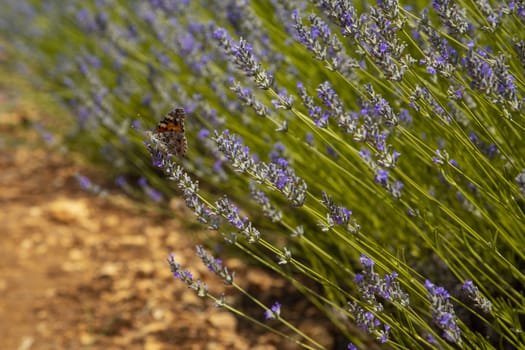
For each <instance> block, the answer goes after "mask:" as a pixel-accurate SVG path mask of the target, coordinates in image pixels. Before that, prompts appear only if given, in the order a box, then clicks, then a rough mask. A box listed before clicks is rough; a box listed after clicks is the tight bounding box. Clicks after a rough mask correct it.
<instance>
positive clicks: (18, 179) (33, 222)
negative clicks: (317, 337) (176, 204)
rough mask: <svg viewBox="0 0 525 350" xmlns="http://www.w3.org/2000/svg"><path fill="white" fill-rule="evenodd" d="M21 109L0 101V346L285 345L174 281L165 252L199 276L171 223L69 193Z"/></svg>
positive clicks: (73, 168)
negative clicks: (25, 124) (174, 254)
mask: <svg viewBox="0 0 525 350" xmlns="http://www.w3.org/2000/svg"><path fill="white" fill-rule="evenodd" d="M6 101H7V96H6V95H5V94H0V106H2V105H4V106H5V103H6ZM23 115H24V113H19V112H12V111H11V112H8V111H7V112H6V110H5V108H4V109H2V108H0V349H8V350H9V349H15V350H17V349H18V350H29V349H42V350H43V349H148V350H162V349H277V348H279V349H282V348H290V347H289V345H285V344H282V341H281V340H280V339H279V338H277V337H275V336H273V335H268V334H264V333H259V334H258V335H257V336H255V334H254V333H253V332H251V328H250V327H249V326H247V325H246V323H247V322H241V323H240V322H239V320H238V319H236V318H235V317H233V316H232V315H231V314H230V313H228V312H225V311H223V310H221V309H217V308H215V307H214V306H213V305H211V303H210V302H209V301H203V300H202V299H200V298H198V297H197V296H195V295H194V293H193V292H192V291H190V290H188V289H187V288H186V287H185V286H184V285H183V284H182V283H180V282H178V281H174V279H173V277H172V276H171V273H170V271H169V267H168V265H167V264H166V262H165V259H166V257H167V255H168V253H169V252H171V251H176V252H177V259H178V261H179V262H181V263H182V264H184V265H185V266H188V267H190V266H191V267H192V269H193V272H194V273H196V274H199V275H204V276H206V275H207V273H206V272H205V270H206V269H205V268H204V267H202V264H200V263H198V262H197V258H196V257H195V256H194V245H195V243H194V242H192V241H191V240H190V239H189V238H187V235H186V236H185V235H184V234H183V232H182V231H183V230H182V227H183V226H182V224H181V221H180V220H176V219H173V220H161V219H159V218H156V217H154V216H152V215H145V214H144V213H141V212H140V211H138V210H137V209H134V208H133V205H131V204H129V205H126V204H125V203H126V201H125V200H124V201H121V202H122V203H124V204H121V205H115V204H111V203H110V202H109V201H108V200H106V199H103V198H99V197H95V196H92V195H91V194H88V193H85V192H83V191H81V190H80V189H79V186H78V184H77V182H76V180H75V179H74V175H75V174H76V173H78V172H80V173H82V172H83V170H82V169H80V167H79V166H78V165H76V164H75V163H73V162H72V161H70V160H68V159H67V157H65V156H63V155H60V154H59V153H58V152H53V151H50V150H49V149H47V148H46V147H44V146H43V143H42V142H41V141H39V140H38V138H37V137H36V136H35V133H34V132H33V131H31V130H29V129H28V128H23V127H22V125H23V118H24V116H23ZM241 274H242V272H241ZM208 276H209V275H208ZM209 279H211V280H210V281H208V280H206V283H208V285H209V286H210V289H211V288H214V289H215V290H220V289H224V285H223V284H222V283H220V282H219V281H217V282H214V281H213V278H211V277H210V278H209ZM258 279H259V280H260V279H261V277H258ZM268 281H269V283H271V281H272V280H271V279H269V278H268V277H266V278H265V277H263V280H262V282H261V283H268ZM248 333H250V335H249V334H248ZM286 344H288V343H286Z"/></svg>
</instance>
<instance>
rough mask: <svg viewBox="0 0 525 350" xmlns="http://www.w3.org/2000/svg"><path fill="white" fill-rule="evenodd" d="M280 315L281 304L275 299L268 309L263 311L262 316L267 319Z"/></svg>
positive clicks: (276, 317)
mask: <svg viewBox="0 0 525 350" xmlns="http://www.w3.org/2000/svg"><path fill="white" fill-rule="evenodd" d="M280 316H281V304H280V303H279V302H278V301H276V302H275V303H274V304H273V305H272V307H271V308H270V309H269V310H266V311H265V312H264V317H265V318H266V319H267V320H270V319H278V318H279V317H280Z"/></svg>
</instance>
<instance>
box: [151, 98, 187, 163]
mask: <svg viewBox="0 0 525 350" xmlns="http://www.w3.org/2000/svg"><path fill="white" fill-rule="evenodd" d="M185 118H186V113H185V112H184V109H183V108H175V109H173V110H172V111H170V112H169V113H168V114H166V116H165V117H164V118H163V119H162V120H161V121H160V122H159V123H158V124H157V128H156V129H155V131H154V132H153V134H154V136H155V137H156V138H157V140H158V141H159V143H160V144H162V145H163V147H164V148H165V149H166V150H167V151H168V152H170V153H173V154H175V155H176V156H179V157H182V156H184V154H185V153H186V150H187V149H188V142H187V140H186V135H185V134H184V119H185Z"/></svg>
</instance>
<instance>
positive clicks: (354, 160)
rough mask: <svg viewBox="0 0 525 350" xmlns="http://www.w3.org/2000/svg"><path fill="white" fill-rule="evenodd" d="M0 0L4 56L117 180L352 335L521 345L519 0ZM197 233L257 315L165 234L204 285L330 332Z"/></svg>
mask: <svg viewBox="0 0 525 350" xmlns="http://www.w3.org/2000/svg"><path fill="white" fill-rule="evenodd" d="M4 7H5V10H4V12H3V13H2V14H1V15H0V25H1V28H2V33H3V35H4V37H5V38H8V39H9V45H8V49H10V50H11V51H12V52H13V54H14V55H16V57H18V60H17V62H15V63H16V64H14V65H13V67H16V68H17V69H19V70H20V71H21V72H22V73H24V72H26V73H29V74H28V76H29V77H30V78H31V79H33V80H34V81H35V84H39V85H38V86H40V87H41V88H45V89H46V90H47V91H49V92H51V93H53V94H54V95H55V96H56V97H57V99H58V100H59V101H60V102H61V103H64V104H66V105H67V106H68V107H69V108H70V110H71V112H72V113H71V115H72V119H71V122H72V124H73V126H74V128H73V131H72V132H71V133H70V134H67V135H63V136H64V142H65V143H66V144H68V145H69V147H70V148H71V149H72V150H79V149H81V150H82V152H83V153H84V154H85V156H86V157H90V158H92V159H95V160H98V161H100V162H105V163H106V164H107V166H108V169H111V171H112V174H113V176H115V178H116V179H117V183H118V184H119V185H121V187H122V188H123V189H128V190H130V191H131V189H133V188H140V189H142V190H143V192H144V193H146V194H147V195H149V196H150V197H151V198H152V199H153V200H154V201H162V198H169V197H170V196H173V195H174V193H178V194H179V195H181V196H182V198H183V199H184V201H185V202H186V205H187V206H188V207H189V208H190V209H191V210H192V211H193V212H194V213H195V216H196V218H197V220H198V221H199V222H201V223H202V224H203V225H204V226H206V227H208V228H210V229H211V230H212V231H213V232H216V233H217V234H216V235H215V236H214V237H215V238H217V239H223V240H224V242H226V243H227V244H228V245H230V246H231V248H232V250H231V251H232V252H238V254H239V255H241V256H245V257H250V258H251V259H253V260H254V261H256V262H257V263H259V264H261V265H262V266H265V267H266V268H267V269H269V270H272V271H274V272H275V273H276V274H278V275H280V276H281V277H282V278H284V279H286V280H287V281H288V282H289V283H290V285H291V286H294V287H295V289H296V291H297V292H299V293H302V295H303V296H304V297H305V298H307V299H308V300H309V301H310V302H311V303H312V304H313V305H315V306H316V307H317V308H318V309H319V310H320V311H321V312H323V313H324V314H325V316H326V317H327V319H329V320H330V321H331V323H332V324H333V326H334V328H335V329H337V331H338V332H339V333H340V335H341V337H344V338H345V339H346V342H347V343H348V348H349V349H355V348H357V347H359V346H363V344H366V343H367V341H368V340H369V339H373V340H374V341H376V342H377V343H378V344H385V345H384V346H385V347H388V348H398V349H426V348H439V349H442V348H443V349H445V348H451V349H452V348H469V349H470V348H472V349H479V348H504V349H512V348H521V347H524V346H525V345H524V344H525V339H524V333H523V320H524V316H525V309H524V305H525V300H524V299H523V293H524V282H525V276H524V274H523V266H525V255H524V253H523V250H522V247H523V246H525V235H524V232H525V156H524V155H525V141H524V137H525V114H524V97H523V94H524V91H525V79H524V74H523V73H524V69H525V49H524V48H525V44H524V40H525V38H524V37H525V30H524V29H525V25H524V23H525V4H524V3H523V2H522V1H516V0H509V1H504V2H499V3H496V2H489V1H474V2H466V1H440V0H433V1H432V2H431V3H430V4H426V3H421V2H405V3H400V2H398V1H395V0H379V1H377V3H374V4H372V3H370V4H369V3H360V4H358V3H352V2H350V1H347V0H311V1H284V0H273V1H271V2H256V1H253V2H239V1H234V0H232V1H220V2H213V1H204V0H202V1H192V2H190V1H175V0H173V1H167V0H150V1H129V2H126V3H124V2H116V1H110V0H97V1H94V2H89V3H87V2H84V1H78V0H73V1H69V2H67V4H64V3H62V2H59V1H45V2H40V1H25V2H19V1H10V0H8V1H6V4H5V5H4ZM66 43H67V44H66ZM173 106H182V107H184V108H185V110H186V113H187V114H188V118H187V125H186V128H187V134H188V135H187V138H188V140H189V141H188V142H189V150H188V153H187V155H186V157H184V158H177V157H174V156H173V155H171V154H170V153H169V150H168V149H167V148H166V147H165V145H163V144H162V141H161V140H159V138H156V137H155V136H154V134H152V133H148V132H147V131H148V129H152V128H153V126H154V125H155V123H156V121H157V120H158V119H160V118H161V116H162V115H163V114H165V113H166V112H167V111H168V110H169V109H170V108H171V107H173ZM148 135H149V136H150V137H148ZM144 141H145V142H146V147H144ZM151 159H152V160H153V162H151ZM150 163H153V166H152V165H151V164H150ZM158 170H160V172H159V171H158ZM136 179H138V180H136ZM84 181H85V182H86V183H87V181H88V180H87V179H84ZM134 181H137V184H138V186H132V185H129V184H130V183H133V182H134ZM200 184H202V185H203V186H200ZM162 195H164V197H163V196H162ZM197 253H198V255H199V256H200V257H201V258H202V260H203V262H204V264H205V265H207V266H208V267H209V269H210V270H211V271H212V272H214V273H215V274H216V275H217V277H219V278H220V279H222V280H224V281H225V283H227V284H228V285H230V286H232V288H233V289H234V290H235V291H237V292H239V293H241V294H242V295H244V296H245V297H246V298H248V299H249V300H250V301H251V302H252V303H253V305H254V307H255V308H260V310H261V312H260V318H259V319H256V318H253V317H252V316H248V314H247V313H246V312H244V311H243V310H238V309H236V308H235V305H233V304H231V303H229V298H228V295H225V296H216V295H214V294H213V293H212V292H211V291H209V290H208V289H207V287H206V285H205V284H204V283H203V282H202V281H201V280H198V279H197V280H196V279H195V278H194V277H193V275H192V274H191V273H190V272H189V271H187V270H184V269H183V268H182V267H181V266H180V265H179V264H178V263H177V262H176V255H175V256H170V257H169V259H168V263H169V265H170V266H171V269H172V271H173V273H174V276H175V277H176V278H177V279H180V280H182V281H183V282H184V283H186V284H187V285H188V286H189V287H190V288H191V289H193V290H195V291H196V292H197V294H198V295H200V296H202V297H207V298H210V299H211V300H213V301H214V302H215V303H216V304H217V305H218V306H222V307H225V308H227V309H229V310H231V311H232V312H235V313H236V314H237V315H239V316H240V317H246V318H249V319H250V320H252V321H253V322H256V323H257V324H259V325H261V326H263V327H265V328H266V329H268V330H273V331H275V332H278V333H279V334H281V335H283V336H285V337H289V339H290V340H291V341H294V342H296V343H297V344H299V345H301V346H303V347H305V348H308V349H322V348H325V347H324V346H323V345H322V341H320V340H319V339H313V338H312V336H310V335H308V334H306V333H304V332H303V331H301V330H300V329H298V328H297V327H296V326H294V325H293V324H291V323H290V322H289V321H288V320H287V313H289V312H290V310H291V309H292V308H293V305H286V304H281V302H279V301H272V302H270V303H269V304H268V305H266V304H264V303H262V302H261V301H260V300H259V299H258V298H257V296H256V295H251V294H249V293H248V292H247V291H246V290H245V289H243V288H242V286H241V285H242V281H240V282H237V281H235V279H234V274H233V273H231V272H230V271H229V269H227V268H226V266H225V265H224V263H223V261H222V260H220V259H218V258H215V257H213V256H212V255H211V254H210V253H208V252H206V251H205V250H204V248H202V247H199V248H198V249H197ZM232 293H234V292H233V291H232ZM265 320H266V321H265ZM270 321H271V322H270ZM265 322H266V323H265ZM273 322H275V323H273ZM274 324H281V325H283V326H284V327H285V328H287V329H288V332H293V333H296V336H293V337H291V336H290V335H289V334H290V333H286V332H283V331H281V330H277V329H276V328H274V327H273V325H274ZM356 329H358V331H356Z"/></svg>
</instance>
